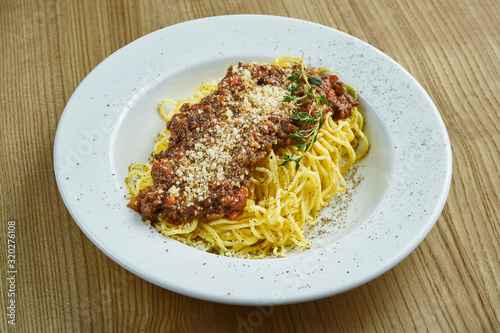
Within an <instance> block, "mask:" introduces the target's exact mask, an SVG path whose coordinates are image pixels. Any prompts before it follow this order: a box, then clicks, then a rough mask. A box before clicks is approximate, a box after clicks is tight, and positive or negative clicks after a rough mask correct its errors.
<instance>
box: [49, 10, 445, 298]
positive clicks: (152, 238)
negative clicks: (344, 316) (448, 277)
mask: <svg viewBox="0 0 500 333" xmlns="http://www.w3.org/2000/svg"><path fill="white" fill-rule="evenodd" d="M302 52H305V54H306V61H307V63H309V64H310V65H313V66H315V67H321V66H328V67H330V68H332V69H333V70H334V71H335V72H336V73H337V74H338V75H339V77H340V78H341V80H342V81H343V82H346V83H349V84H351V85H353V86H354V87H356V88H357V89H358V91H359V93H360V96H361V104H362V106H363V109H364V113H365V118H366V133H367V134H368V136H369V138H370V140H371V145H372V146H371V150H370V152H369V154H368V155H367V156H366V158H364V159H363V160H362V161H361V162H360V163H359V165H360V166H359V168H358V171H357V173H356V174H354V175H350V179H356V180H361V182H360V183H359V185H358V186H355V188H353V189H351V190H350V191H349V193H348V195H346V196H345V197H340V198H339V199H337V200H336V201H335V202H333V205H332V207H329V208H326V209H324V211H323V212H322V214H323V215H322V216H323V217H325V218H329V219H332V220H334V222H331V223H329V224H325V225H320V226H318V227H317V228H314V229H313V230H311V234H310V235H311V237H312V239H313V244H314V245H313V248H312V249H311V250H308V251H306V252H300V253H291V254H290V255H289V256H287V257H286V258H282V259H276V258H268V259H262V260H244V259H234V258H226V257H222V256H217V255H213V254H208V253H204V252H201V251H199V250H196V249H193V248H190V247H188V246H186V245H183V244H181V243H178V242H176V241H173V240H171V239H168V238H166V237H164V236H162V235H160V234H158V233H156V232H154V231H153V230H152V229H151V228H149V227H147V226H146V225H144V224H143V223H142V222H141V220H140V216H139V214H137V213H135V212H133V211H131V210H130V209H129V208H127V207H126V204H127V201H126V199H125V198H124V195H125V194H126V187H125V185H124V181H123V180H124V177H125V175H126V172H127V167H128V165H129V164H130V163H132V162H134V161H146V160H147V158H148V157H149V156H150V154H151V151H152V147H153V143H154V138H155V137H156V135H157V133H158V132H159V131H161V130H162V129H163V127H164V123H163V122H162V121H161V119H160V117H159V116H158V114H157V111H156V109H157V105H158V103H159V101H161V100H162V99H164V98H171V99H177V98H180V97H186V96H190V95H191V94H192V91H193V89H194V87H195V86H196V85H197V84H199V83H201V82H204V81H210V80H213V79H217V78H220V77H222V76H223V75H224V74H225V71H226V69H227V67H228V66H229V65H231V64H237V63H238V62H239V61H242V62H246V61H257V62H267V61H270V60H272V59H274V58H276V57H278V56H280V55H286V54H290V55H296V56H300V55H301V54H302ZM54 163H55V173H56V178H57V184H58V186H59V190H60V192H61V195H62V198H63V200H64V202H65V204H66V206H67V207H68V210H69V211H70V213H71V215H72V216H73V218H74V220H75V221H76V222H77V223H78V225H79V226H80V228H81V229H82V230H83V232H84V233H85V234H86V235H87V236H88V237H89V238H90V239H91V240H92V242H94V244H96V245H97V246H98V247H99V248H100V249H101V250H102V251H103V252H104V253H106V254H107V255H108V256H109V257H110V258H112V259H113V260H115V261H116V262H117V263H118V264H120V265H122V266H123V267H125V268H126V269H127V270H129V271H131V272H133V273H134V274H137V275H138V276H140V277H142V278H144V279H146V280H148V281H150V282H152V283H154V284H156V285H159V286H161V287H164V288H167V289H169V290H172V291H175V292H178V293H181V294H185V295H189V296H192V297H197V298H201V299H206V300H211V301H216V302H223V303H235V304H254V305H256V304H284V303H292V302H301V301H307V300H313V299H318V298H322V297H326V296H330V295H334V294H338V293H341V292H344V291H346V290H349V289H351V288H354V287H356V286H359V285H361V284H363V283H366V282H367V281H370V280H372V279H374V278H376V277H377V276H379V275H381V274H383V273H384V272H386V271H387V270H389V269H390V268H392V267H393V266H394V265H396V264H397V263H398V262H400V261H401V260H402V259H403V258H405V257H406V256H407V255H408V254H409V253H410V252H411V251H413V250H414V249H415V248H416V247H417V246H418V244H419V243H420V242H421V241H422V240H423V239H424V237H425V236H426V235H427V233H428V232H429V231H430V230H431V228H432V227H433V225H434V224H435V222H436V220H437V219H438V217H439V215H440V213H441V210H442V209H443V206H444V203H445V201H446V197H447V195H448V190H449V186H450V181H451V149H450V143H449V140H448V135H447V132H446V129H445V127H444V124H443V121H442V119H441V117H440V115H439V113H438V110H437V109H436V107H435V106H434V104H433V102H432V101H431V99H430V98H429V96H428V95H427V94H426V92H425V91H424V90H423V89H422V87H421V86H420V85H419V84H418V83H417V82H416V81H415V79H414V78H413V77H412V76H411V75H410V74H408V72H406V71H405V70H404V69H403V68H402V67H401V66H399V65H398V64H397V63H396V62H394V61H393V60H391V59H390V58H389V57H387V56H386V55H384V54H383V53H382V52H380V51H378V50H377V49H375V48H373V47H372V46H370V45H368V44H366V43H364V42H362V41H360V40H358V39H356V38H354V37H352V36H349V35H347V34H345V33H342V32H339V31H337V30H334V29H331V28H328V27H325V26H321V25H318V24H314V23H310V22H305V21H300V20H295V19H289V18H283V17H273V16H253V15H243V16H221V17H211V18H206V19H201V20H195V21H190V22H185V23H181V24H177V25H174V26H171V27H167V28H165V29H161V30H159V31H156V32H153V33H151V34H148V35H146V36H144V37H142V38H140V39H138V40H136V41H134V42H133V43H131V44H129V45H127V46H125V47H123V48H122V49H120V50H118V51H117V52H115V53H114V54H112V55H111V56H109V57H108V58H107V59H106V60H104V61H103V62H102V63H101V64H100V65H99V66H97V67H96V68H95V69H94V70H93V71H92V72H91V73H90V74H89V75H88V76H87V77H86V78H85V80H84V81H83V82H82V83H81V84H80V86H79V87H78V88H77V89H76V91H75V93H74V94H73V96H72V97H71V99H70V100H69V102H68V104H67V106H66V108H65V110H64V112H63V114H62V117H61V119H60V122H59V127H58V129H57V134H56V139H55V147H54ZM351 185H352V184H351ZM340 208H342V209H340ZM318 231H321V232H318Z"/></svg>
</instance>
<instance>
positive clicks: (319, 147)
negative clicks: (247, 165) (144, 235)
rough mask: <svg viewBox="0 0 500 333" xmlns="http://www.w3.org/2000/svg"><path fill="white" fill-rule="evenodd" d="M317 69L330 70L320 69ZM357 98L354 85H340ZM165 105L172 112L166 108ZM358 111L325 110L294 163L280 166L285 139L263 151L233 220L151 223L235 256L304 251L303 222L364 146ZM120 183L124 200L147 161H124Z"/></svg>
mask: <svg viewBox="0 0 500 333" xmlns="http://www.w3.org/2000/svg"><path fill="white" fill-rule="evenodd" d="M300 62H301V59H300V58H297V57H292V56H283V57H280V58H278V59H276V60H275V61H274V62H273V64H275V65H278V66H279V67H289V66H291V65H292V64H300ZM318 73H320V74H322V73H331V71H330V70H329V69H327V68H320V69H318ZM344 87H345V89H346V91H347V92H348V93H349V94H350V95H351V96H353V97H354V98H355V99H357V93H356V90H355V89H354V88H352V87H351V86H348V85H344ZM216 90H217V85H216V84H210V83H206V84H202V85H200V86H198V87H197V88H196V89H195V92H194V94H193V96H192V97H190V98H185V99H181V100H178V101H172V100H169V99H166V100H164V101H162V102H161V103H160V104H159V107H158V111H159V114H160V115H161V116H162V118H163V119H164V120H165V121H168V120H170V118H171V117H172V115H173V114H174V113H177V112H179V111H180V108H181V106H182V104H184V103H189V104H194V103H198V102H199V101H200V100H201V99H202V98H203V97H205V96H208V95H209V94H211V93H213V92H214V91H216ZM166 105H171V107H173V110H172V111H170V112H167V111H166V110H165V106H166ZM363 126H364V123H363V116H362V115H361V113H360V112H359V110H358V108H357V107H353V109H352V113H351V116H350V117H348V118H346V119H342V120H333V118H332V117H331V116H330V114H328V115H327V116H326V120H325V121H324V124H323V126H322V127H321V128H320V130H319V134H318V136H317V140H316V142H314V144H313V145H312V147H311V149H310V150H309V151H308V153H307V154H306V155H305V156H304V158H303V159H302V160H301V162H300V167H299V168H298V169H296V167H295V165H294V164H293V163H288V164H286V165H284V166H280V164H281V163H282V162H283V160H284V159H283V156H284V154H285V153H286V154H288V155H300V152H299V151H298V150H297V147H296V146H294V145H288V146H285V147H283V148H279V149H276V150H275V151H271V153H270V154H269V156H268V157H267V158H266V159H264V160H263V161H262V162H260V163H259V164H258V165H257V167H256V168H255V171H254V172H253V174H252V175H251V187H250V189H249V193H250V196H249V198H248V200H247V203H246V206H245V207H244V209H243V212H242V214H240V215H238V216H236V218H235V219H232V220H231V219H227V218H223V219H218V220H215V221H211V222H199V221H198V220H196V219H195V220H193V221H190V222H187V223H184V224H182V225H176V224H171V223H169V222H167V221H162V220H160V221H159V222H154V223H153V224H152V225H153V226H154V228H156V230H157V231H158V232H160V233H161V234H163V235H165V236H168V237H171V238H174V239H176V240H178V241H181V242H184V243H185V244H188V245H191V246H194V247H197V248H200V249H203V250H205V251H209V252H213V253H217V254H221V255H226V256H235V257H242V258H262V257H265V256H268V255H270V254H272V255H274V256H276V257H283V256H284V255H285V254H286V252H287V251H289V249H291V248H294V247H296V248H300V249H308V248H309V247H310V242H309V241H308V239H307V237H306V235H304V226H305V225H306V224H310V225H314V224H315V223H316V221H317V220H318V214H319V211H320V210H321V208H322V207H324V206H325V205H327V204H328V202H329V201H330V199H331V198H332V197H333V196H334V195H336V194H337V193H341V192H345V191H346V181H345V179H344V177H343V175H342V174H343V173H345V172H346V171H347V170H349V169H350V168H351V167H352V166H353V164H354V163H355V162H356V161H357V160H359V159H360V158H362V157H363V156H364V155H366V153H367V152H368V148H369V140H368V138H367V137H366V135H365V134H364V133H363ZM169 138H170V133H169V131H168V130H167V129H165V130H164V131H163V132H162V133H160V134H159V136H158V139H157V142H156V144H155V146H154V152H155V153H159V152H161V151H163V150H165V149H166V147H167V146H168V144H169ZM126 184H127V186H128V189H129V191H130V194H129V196H128V198H129V199H132V198H134V197H135V196H137V195H138V193H139V191H140V190H144V189H146V188H148V187H151V186H152V185H153V179H152V177H151V164H149V163H134V164H132V165H131V166H130V167H129V174H128V176H127V178H126Z"/></svg>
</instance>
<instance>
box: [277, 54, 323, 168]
mask: <svg viewBox="0 0 500 333" xmlns="http://www.w3.org/2000/svg"><path fill="white" fill-rule="evenodd" d="M300 65H301V70H300V72H295V73H293V74H292V75H291V76H289V77H288V80H290V81H293V82H294V84H292V86H291V87H290V89H289V90H288V91H287V92H286V94H285V97H284V98H283V100H284V101H285V102H294V103H299V104H297V107H296V108H295V109H294V110H293V113H292V115H291V116H290V119H291V120H292V121H297V122H299V124H300V126H299V128H300V129H299V128H295V131H294V133H292V134H290V137H291V138H298V141H297V143H296V144H295V147H297V151H299V152H302V153H301V154H300V155H289V154H287V153H285V154H284V155H283V157H284V159H285V160H284V161H283V162H282V163H281V164H279V165H280V166H284V165H287V164H288V163H289V162H295V170H298V169H299V167H300V160H302V158H303V157H304V156H305V155H306V154H307V152H308V151H309V150H310V149H311V147H312V145H313V144H314V143H315V142H316V140H317V139H318V134H319V130H320V129H321V127H322V126H323V113H322V111H321V110H322V105H324V104H328V100H327V99H326V97H325V96H323V95H321V96H318V95H317V94H316V93H315V92H314V89H313V87H312V86H313V85H316V86H320V85H322V82H321V79H320V78H319V77H317V76H314V75H308V74H306V72H305V68H304V67H305V66H304V55H303V54H302V60H301V64H300ZM301 84H305V86H306V93H305V94H304V95H302V96H295V94H296V93H297V92H298V91H299V86H300V85H301ZM311 103H315V104H316V115H315V116H312V115H311V114H310V113H309V112H299V111H298V108H302V107H306V106H308V105H309V104H311ZM304 127H305V128H306V129H302V128H304Z"/></svg>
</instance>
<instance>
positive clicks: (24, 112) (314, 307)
mask: <svg viewBox="0 0 500 333" xmlns="http://www.w3.org/2000/svg"><path fill="white" fill-rule="evenodd" d="M227 14H270V15H280V16H290V17H295V18H299V19H304V20H308V21H313V22H316V23H320V24H324V25H326V26H330V27H332V28H335V29H339V30H341V31H344V32H346V33H349V34H351V35H353V36H355V37H358V38H360V39H362V40H364V41H366V42H368V43H370V44H371V45H373V46H375V47H376V48H378V49H380V50H381V51H383V52H385V53H386V54H388V55H389V56H390V57H392V58H393V59H395V60H396V61H397V62H399V63H400V64H401V65H402V66H403V67H404V68H406V69H407V70H408V71H409V72H410V73H411V74H412V75H413V76H414V77H415V78H416V79H417V81H419V82H420V83H421V84H422V86H423V87H424V89H425V90H426V91H427V92H428V93H429V95H430V96H431V98H432V99H433V100H434V102H435V103H436V105H437V107H438V109H439V111H440V113H441V115H442V117H443V120H444V122H445V124H446V127H447V129H448V132H449V136H450V140H451V143H452V151H453V163H454V164H453V168H454V170H453V180H452V185H451V189H450V195H449V198H448V201H447V204H446V206H445V208H444V211H443V213H442V215H441V217H440V218H439V220H438V222H437V224H436V227H435V228H434V229H433V230H432V231H431V233H430V234H429V236H428V237H427V238H426V239H425V240H424V241H423V242H422V244H421V245H420V246H419V247H418V248H417V249H416V250H415V251H414V252H413V253H412V254H411V255H410V256H408V257H407V258H406V259H405V260H404V261H403V262H401V263H400V264H399V265H397V266H396V267H395V268H394V269H392V270H391V271H389V272H388V273H386V274H384V275H383V276H381V277H379V278H377V279H375V280H374V281H371V282H369V283H367V284H365V285H363V286H361V287H359V288H356V289H354V290H351V291H349V292H346V293H344V294H341V295H337V296H334V297H329V298H326V299H322V300H318V301H314V302H307V303H303V304H294V305H286V306H276V307H248V306H230V305H224V304H214V303H210V302H206V301H201V300H197V299H192V298H189V297H186V296H182V295H178V294H176V293H173V292H170V291H168V290H164V289H161V288H158V287H156V286H154V285H152V284H150V283H148V282H146V281H144V280H142V279H140V278H138V277H136V276H134V275H132V274H130V273H128V272H127V271H126V270H124V269H123V268H121V267H120V266H119V265H117V264H116V263H114V262H113V261H112V260H110V259H109V258H108V257H106V256H105V255H104V254H103V253H102V252H101V251H100V250H98V249H97V247H95V246H94V245H93V244H92V243H91V242H90V241H89V240H88V239H87V238H86V236H85V235H84V234H83V233H82V232H81V231H80V229H79V228H78V227H77V225H76V224H75V223H74V221H73V220H72V218H71V216H70V215H69V213H68V211H67V209H66V207H65V206H64V204H63V202H62V200H61V198H60V196H59V194H58V190H57V186H56V182H55V177H54V171H53V162H52V157H53V156H52V151H53V142H54V136H55V131H56V128H57V123H58V120H59V118H60V116H61V113H62V111H63V109H64V106H65V104H66V102H67V101H68V99H69V97H70V96H71V94H72V93H73V91H74V90H75V89H76V87H77V86H78V84H79V83H80V82H81V81H82V80H83V79H84V77H85V76H86V75H87V74H88V73H89V72H90V71H91V70H92V69H93V68H94V67H95V66H96V65H98V64H99V63H100V62H101V61H102V60H104V59H105V58H106V57H107V56H108V55H110V54H111V53H113V52H114V51H116V50H117V49H119V48H120V47H123V46H124V45H126V44H128V43H130V42H132V41H133V40H135V39H137V38H139V37H141V36H143V35H145V34H147V33H149V32H152V31H155V30H157V29H160V28H163V27H166V26H170V25H172V24H175V23H179V22H183V21H186V20H191V19H196V18H201V17H209V16H214V15H227ZM499 16H500V2H498V1H496V0H480V1H475V2H472V1H452V0H442V1H439V0H422V1H409V2H394V1H389V0H375V1H368V0H355V1H346V0H345V1H334V2H332V1H325V0H313V1H308V2H304V1H296V0H291V1H285V0H278V1H261V0H247V1H237V0H229V1H198V0H195V1H177V0H175V1H140V2H139V1H133V0H122V1H97V0H92V1H76V0H70V1H62V0H58V1H35V0H25V1H14V0H10V1H9V0H4V1H2V2H0V38H1V45H2V48H1V50H0V52H1V53H0V54H1V59H2V61H1V64H0V66H1V67H0V68H1V73H2V76H1V78H0V103H1V105H2V113H1V117H2V119H1V122H0V130H1V132H0V135H1V142H2V149H1V151H0V169H1V170H2V177H1V178H0V193H1V195H2V199H1V203H0V208H1V215H0V217H1V218H0V225H1V227H0V234H1V237H0V238H1V239H2V244H1V245H0V253H1V258H2V260H3V261H2V263H1V265H2V272H3V271H4V267H5V266H6V260H7V246H6V244H7V222H8V221H10V220H13V221H16V246H17V248H16V256H17V261H16V264H17V270H18V272H19V273H18V275H17V281H16V293H17V295H16V300H17V313H16V326H15V327H14V326H12V325H9V324H8V322H7V321H8V317H7V316H6V315H5V314H6V313H7V305H8V303H7V302H8V297H7V292H8V289H7V287H8V285H7V283H6V277H7V276H6V273H2V281H1V283H0V291H1V293H0V295H1V302H0V309H1V316H0V323H1V325H0V330H2V331H7V330H9V331H14V330H18V331H20V332H42V331H44V332H45V331H48V332H109V331H117V332H135V331H166V332H181V331H183V332H205V331H211V332H238V331H241V332H281V331H282V332H289V331H291V332H311V331H316V332H336V331H339V332H375V331H376V332H403V331H405V332H500V324H499V317H500V243H499V241H498V240H499V239H500V231H499V230H500V225H499V224H500V209H499V205H498V203H499V202H500V195H499V188H500V176H499V174H500V150H499V142H500V125H499V124H500V112H499V110H498V105H500V101H499V97H498V96H499V92H500V74H499V73H500V61H499V55H500V25H499V24H498V23H497V22H496V21H497V20H496V19H495V18H498V17H499Z"/></svg>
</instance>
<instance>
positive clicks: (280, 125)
mask: <svg viewBox="0 0 500 333" xmlns="http://www.w3.org/2000/svg"><path fill="white" fill-rule="evenodd" d="M296 71H300V67H297V66H293V67H288V68H280V67H278V66H275V65H270V64H269V65H257V64H254V63H248V64H242V63H239V64H238V66H236V67H233V66H231V67H229V68H228V70H227V73H226V75H225V77H224V78H223V79H222V80H221V81H220V82H219V84H218V88H217V90H216V91H215V92H214V93H212V94H210V95H208V96H206V97H204V98H203V99H201V101H200V102H199V103H197V104H193V105H189V104H188V103H185V104H183V105H182V107H181V109H180V112H179V113H176V114H175V115H173V116H172V118H171V119H170V121H169V122H168V123H167V129H168V130H169V132H170V135H171V136H170V139H169V140H170V142H169V144H168V147H167V148H166V149H165V150H164V151H162V152H160V153H158V154H155V155H154V156H153V164H152V168H151V176H152V179H153V186H151V187H148V188H145V189H144V190H141V191H140V192H139V194H138V195H137V196H136V197H134V198H133V199H132V200H131V201H130V203H129V207H130V208H132V209H134V210H136V211H137V212H139V213H141V216H142V219H143V220H144V221H151V222H156V221H159V220H162V221H166V222H169V223H172V224H183V223H185V222H189V221H191V220H193V219H198V220H199V221H204V222H207V221H213V220H216V219H220V218H229V219H233V218H235V217H236V216H238V215H239V214H240V213H241V212H242V210H243V208H244V207H245V205H246V202H247V199H248V197H249V194H250V193H249V191H250V179H251V174H252V171H253V170H254V168H255V167H256V165H257V163H259V162H260V161H262V160H263V159H265V158H266V157H267V156H268V155H269V153H270V152H271V149H274V148H277V147H280V146H283V145H288V144H291V143H293V139H292V138H291V137H290V135H291V134H292V133H294V131H295V130H296V128H297V127H298V126H300V124H298V123H296V122H294V121H293V120H292V119H291V118H290V115H291V114H292V112H293V110H294V109H296V108H297V105H296V104H295V103H293V102H285V101H284V100H283V96H284V95H285V93H286V92H287V91H288V89H289V87H290V84H291V82H290V80H288V77H289V76H290V75H292V74H293V73H294V72H296ZM306 71H307V73H308V74H311V75H317V73H316V71H315V69H307V70H306ZM320 78H321V81H322V84H321V85H316V86H314V89H315V90H316V93H317V94H318V95H321V96H325V97H326V99H327V101H328V103H327V104H325V105H323V110H321V112H322V113H323V115H324V116H325V115H326V114H328V113H331V114H332V117H333V118H334V119H335V120H338V119H344V118H347V117H349V116H350V115H351V110H352V108H353V107H354V106H356V105H357V104H358V102H356V101H355V100H354V99H353V98H352V97H351V96H350V95H349V94H347V93H346V91H345V89H344V87H343V84H342V82H340V81H339V79H338V77H337V76H335V75H325V76H321V77H320ZM302 93H303V92H301V91H298V92H297V95H298V96H302V95H301V94H302ZM315 108H316V106H315V105H309V106H307V107H302V108H299V111H300V112H309V113H312V112H316V110H315Z"/></svg>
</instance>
